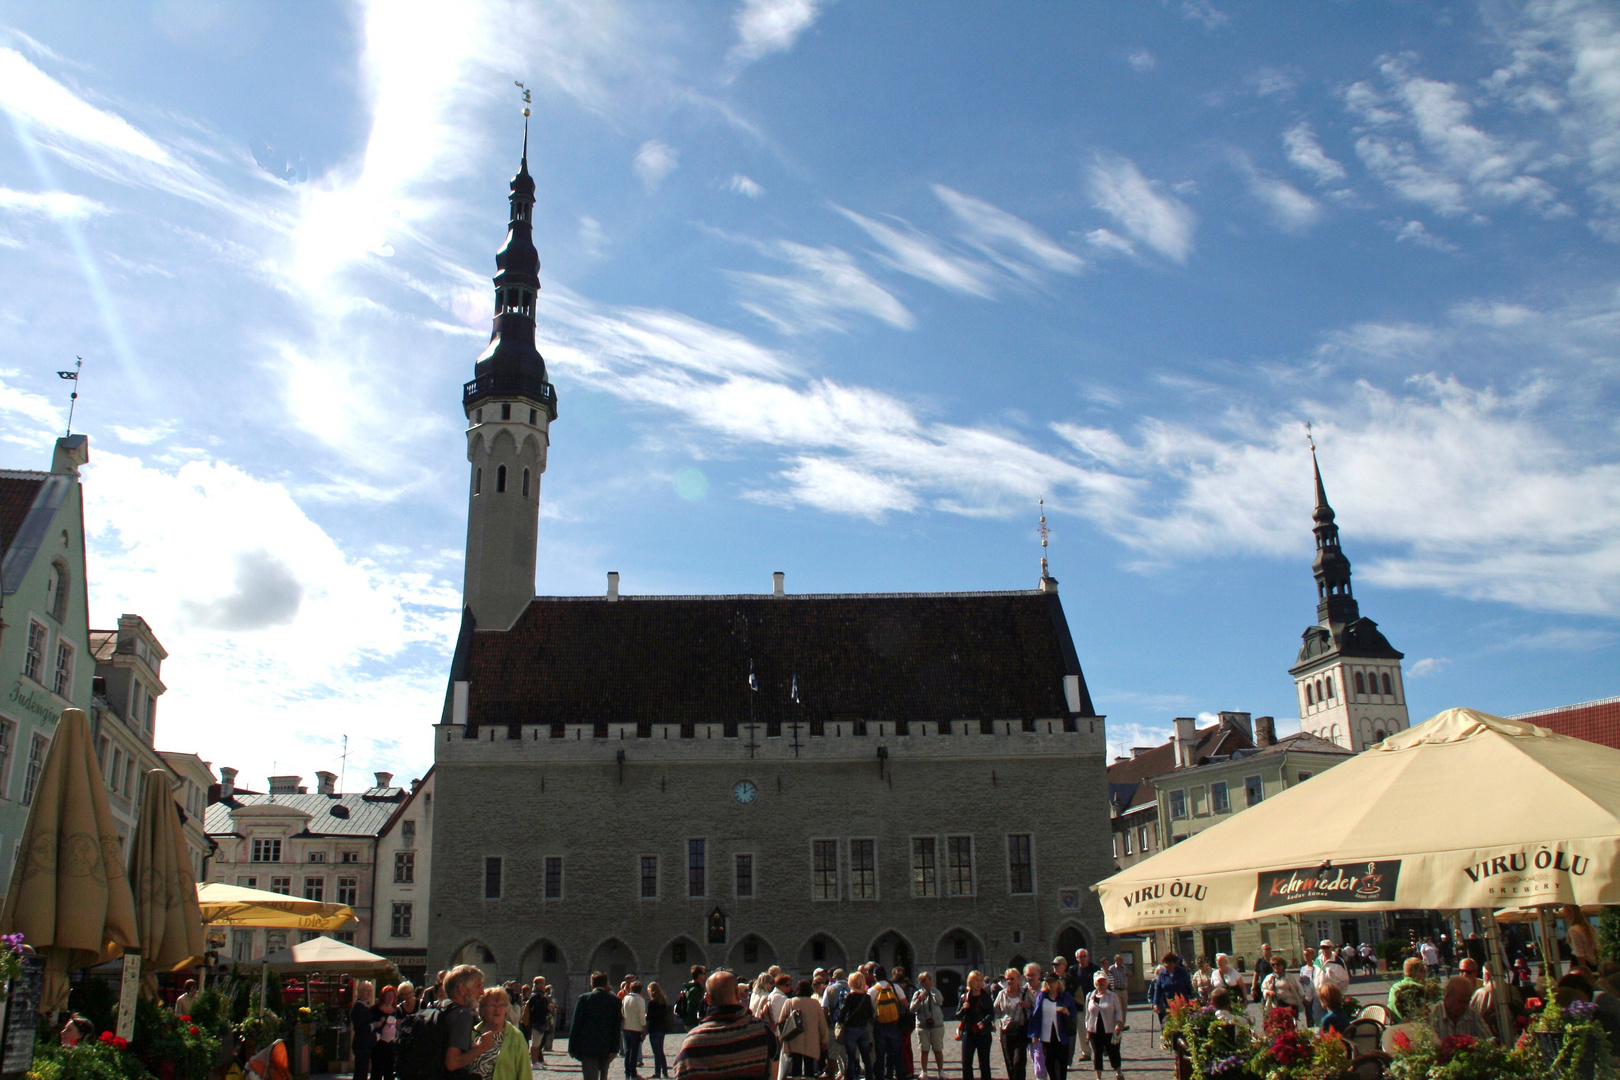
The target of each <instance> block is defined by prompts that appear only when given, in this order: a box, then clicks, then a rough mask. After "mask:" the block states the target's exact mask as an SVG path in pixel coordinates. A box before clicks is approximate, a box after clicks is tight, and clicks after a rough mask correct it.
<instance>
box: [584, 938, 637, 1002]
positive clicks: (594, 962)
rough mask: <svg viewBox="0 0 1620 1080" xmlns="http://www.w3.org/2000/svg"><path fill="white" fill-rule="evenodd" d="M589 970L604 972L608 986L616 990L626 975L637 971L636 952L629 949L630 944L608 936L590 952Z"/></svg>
mask: <svg viewBox="0 0 1620 1080" xmlns="http://www.w3.org/2000/svg"><path fill="white" fill-rule="evenodd" d="M590 970H591V971H600V972H603V973H605V974H606V975H607V977H608V986H609V987H610V988H611V989H613V990H617V989H618V988H619V983H620V982H622V981H623V980H624V977H625V976H626V975H629V974H630V973H631V972H638V971H640V968H639V967H637V965H636V954H635V953H634V952H632V951H631V950H630V946H628V945H626V944H625V943H624V942H622V941H620V940H619V939H618V938H608V939H607V940H606V941H604V942H602V944H600V945H598V946H597V947H596V951H595V952H593V953H591V966H590Z"/></svg>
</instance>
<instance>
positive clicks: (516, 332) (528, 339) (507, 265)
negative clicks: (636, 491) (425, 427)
mask: <svg viewBox="0 0 1620 1080" xmlns="http://www.w3.org/2000/svg"><path fill="white" fill-rule="evenodd" d="M510 188H511V194H510V195H509V196H508V199H509V201H510V203H511V207H512V210H511V214H510V215H509V221H508V223H507V227H506V242H505V243H503V244H502V245H501V248H500V250H499V251H497V252H496V253H495V266H496V272H495V278H494V281H495V324H494V327H493V328H492V330H491V332H490V337H489V345H488V346H487V347H486V348H485V349H484V352H483V354H482V355H481V356H479V357H478V364H477V367H476V368H475V376H476V377H475V378H474V379H473V380H472V381H471V382H469V383H467V384H466V385H465V386H464V387H463V388H462V404H463V405H464V406H465V407H466V408H468V409H471V408H473V406H475V405H477V404H479V403H480V402H482V401H484V400H486V399H488V398H492V397H497V396H501V397H524V398H528V399H530V400H532V401H535V402H537V403H539V404H540V405H541V406H542V407H543V408H544V409H545V410H546V413H547V414H548V415H549V416H550V417H551V419H553V420H555V419H556V418H557V391H556V389H555V388H554V387H553V386H552V385H551V383H550V381H549V380H548V379H547V378H546V361H545V359H544V358H543V357H542V356H541V355H540V350H539V349H537V348H535V344H534V308H535V298H536V295H537V294H538V293H539V291H540V253H539V252H538V251H536V250H535V248H534V225H533V217H534V213H533V211H534V177H532V176H530V175H529V132H528V128H527V125H525V127H524V131H523V158H522V161H521V162H520V163H519V165H518V171H517V175H516V176H514V177H512V182H511V185H510Z"/></svg>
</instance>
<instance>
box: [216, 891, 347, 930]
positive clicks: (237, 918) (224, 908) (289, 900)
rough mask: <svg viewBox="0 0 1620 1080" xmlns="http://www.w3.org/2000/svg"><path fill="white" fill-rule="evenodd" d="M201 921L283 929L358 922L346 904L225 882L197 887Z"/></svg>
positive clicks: (334, 927) (323, 927) (330, 927)
mask: <svg viewBox="0 0 1620 1080" xmlns="http://www.w3.org/2000/svg"><path fill="white" fill-rule="evenodd" d="M197 904H198V907H199V909H200V910H201V912H202V921H203V922H204V923H206V924H208V925H209V926H216V925H224V926H267V927H270V928H271V929H280V930H337V929H340V928H342V927H344V926H347V925H348V924H349V923H351V922H353V921H355V918H354V909H352V908H351V907H349V905H347V904H326V903H322V902H321V901H319V900H305V899H303V898H302V897H297V896H283V895H282V894H281V893H273V892H265V891H264V890H263V889H244V888H243V887H242V886H240V885H227V884H225V883H224V882H223V881H210V882H208V883H207V884H204V885H199V886H197Z"/></svg>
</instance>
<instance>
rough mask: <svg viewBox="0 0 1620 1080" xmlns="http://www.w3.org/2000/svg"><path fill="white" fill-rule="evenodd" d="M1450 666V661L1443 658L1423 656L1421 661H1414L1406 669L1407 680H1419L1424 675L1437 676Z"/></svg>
mask: <svg viewBox="0 0 1620 1080" xmlns="http://www.w3.org/2000/svg"><path fill="white" fill-rule="evenodd" d="M1450 665H1451V661H1450V660H1448V659H1447V658H1446V657H1444V656H1425V657H1424V658H1423V659H1421V660H1414V661H1412V663H1410V664H1408V665H1407V667H1406V677H1407V678H1408V679H1421V678H1423V677H1424V676H1425V675H1438V674H1440V673H1441V672H1442V671H1444V670H1445V669H1446V668H1447V667H1449V666H1450Z"/></svg>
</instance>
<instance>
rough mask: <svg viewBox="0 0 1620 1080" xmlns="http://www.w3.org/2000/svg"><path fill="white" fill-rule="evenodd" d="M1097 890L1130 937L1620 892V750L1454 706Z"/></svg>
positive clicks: (1108, 918) (1576, 899) (1113, 926)
mask: <svg viewBox="0 0 1620 1080" xmlns="http://www.w3.org/2000/svg"><path fill="white" fill-rule="evenodd" d="M1093 888H1094V889H1095V890H1096V891H1097V893H1098V895H1099V898H1100V899H1101V901H1102V907H1103V917H1104V920H1105V922H1106V923H1107V927H1108V929H1109V931H1110V932H1112V933H1116V934H1117V933H1125V932H1129V931H1132V930H1149V929H1153V928H1156V927H1180V926H1197V925H1202V924H1208V923H1223V922H1233V921H1239V920H1244V919H1254V918H1259V917H1271V916H1279V915H1288V914H1295V913H1299V912H1306V911H1324V910H1339V911H1390V910H1396V909H1422V908H1436V909H1441V910H1453V909H1457V908H1484V909H1487V911H1489V910H1491V909H1495V908H1498V907H1503V906H1522V905H1527V904H1529V905H1539V904H1565V903H1573V904H1614V903H1620V750H1614V749H1611V748H1609V747H1606V746H1599V745H1597V744H1595V743H1590V742H1586V741H1584V740H1582V739H1573V738H1569V737H1567V736H1563V735H1556V734H1554V733H1552V732H1551V731H1548V730H1547V729H1545V728H1540V727H1536V726H1534V725H1532V724H1526V723H1521V722H1519V721H1515V720H1504V719H1502V718H1501V717H1497V716H1491V715H1489V714H1487V713H1481V712H1476V711H1474V710H1473V709H1448V710H1446V711H1445V712H1443V713H1440V714H1439V715H1438V716H1435V717H1433V718H1431V719H1430V720H1428V721H1427V722H1425V723H1423V724H1420V725H1418V726H1416V727H1412V728H1409V729H1407V730H1406V731H1402V732H1399V733H1397V734H1395V735H1392V736H1390V737H1389V738H1387V739H1385V740H1384V741H1383V742H1381V743H1379V744H1377V745H1376V746H1374V747H1372V748H1371V749H1369V750H1367V751H1365V752H1364V753H1361V754H1358V755H1356V756H1355V757H1353V758H1351V759H1349V760H1348V761H1346V762H1344V763H1343V764H1342V765H1338V766H1335V767H1334V768H1332V769H1329V770H1328V771H1327V772H1324V773H1319V774H1318V775H1316V776H1314V777H1312V778H1311V779H1310V780H1309V781H1308V782H1307V783H1303V784H1298V785H1296V786H1294V787H1291V788H1289V789H1287V790H1285V791H1283V792H1282V793H1280V794H1278V795H1275V796H1273V797H1271V798H1269V799H1266V800H1265V801H1264V802H1261V803H1260V804H1259V805H1257V806H1252V807H1250V808H1249V809H1247V810H1244V811H1243V812H1242V813H1240V814H1233V815H1232V816H1231V817H1230V818H1228V819H1227V820H1225V821H1223V822H1221V823H1220V824H1218V825H1212V826H1210V827H1209V828H1207V829H1205V830H1204V831H1203V832H1200V833H1197V834H1195V835H1193V836H1191V837H1189V838H1188V839H1186V840H1184V841H1182V842H1181V843H1178V844H1176V845H1175V846H1173V847H1170V848H1166V849H1165V850H1164V851H1161V852H1160V853H1159V854H1157V855H1155V856H1153V857H1152V858H1150V859H1145V860H1143V861H1142V862H1139V863H1137V864H1136V865H1134V866H1131V867H1128V868H1127V869H1125V870H1122V871H1121V872H1120V873H1117V874H1115V875H1113V876H1112V877H1110V878H1107V879H1105V880H1103V881H1101V882H1099V883H1098V884H1096V885H1094V886H1093Z"/></svg>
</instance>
